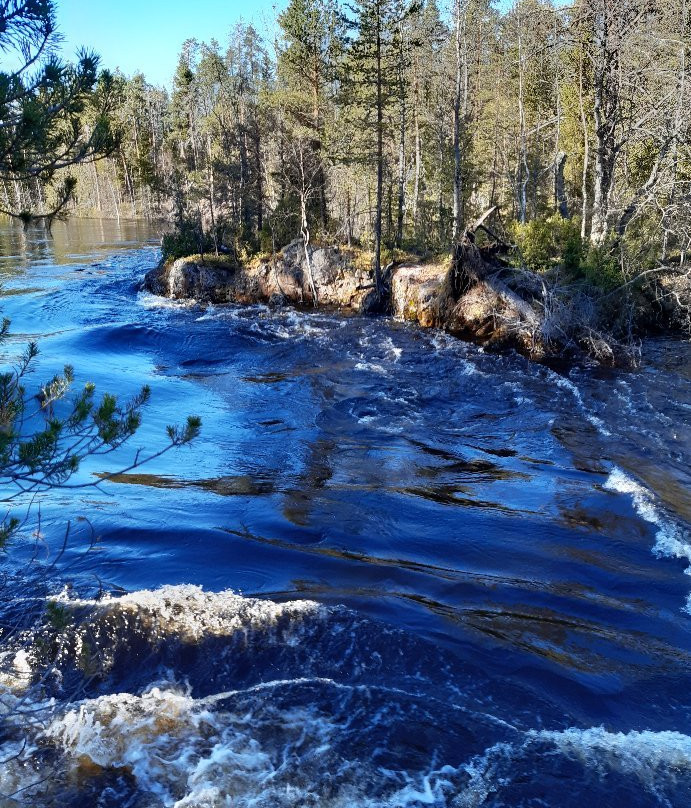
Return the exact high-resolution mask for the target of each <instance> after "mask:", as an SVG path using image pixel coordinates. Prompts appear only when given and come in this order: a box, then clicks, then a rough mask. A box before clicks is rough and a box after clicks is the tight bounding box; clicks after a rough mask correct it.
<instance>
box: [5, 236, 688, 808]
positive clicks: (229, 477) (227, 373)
mask: <svg viewBox="0 0 691 808" xmlns="http://www.w3.org/2000/svg"><path fill="white" fill-rule="evenodd" d="M157 260H158V249H157V246H156V241H155V233H154V231H152V230H151V229H150V228H149V227H148V226H146V225H144V224H136V223H126V222H122V223H120V224H118V223H116V222H108V221H96V220H94V221H88V220H74V221H71V222H69V223H67V224H64V223H56V225H55V226H54V233H53V236H52V237H50V236H49V235H47V234H46V232H45V231H43V230H41V229H38V228H35V229H29V230H27V231H23V230H22V229H21V228H15V227H13V226H10V225H3V226H2V227H0V278H1V281H2V293H3V300H2V303H3V315H4V316H7V317H10V318H11V320H12V337H11V339H10V340H9V342H7V343H6V344H5V345H4V346H2V350H3V355H4V361H5V363H6V364H7V362H9V361H10V360H11V359H12V357H14V356H16V355H17V354H18V353H19V352H20V350H21V348H22V346H23V345H24V343H26V341H27V340H29V339H34V338H35V339H37V340H38V341H39V345H40V350H41V353H40V356H39V359H38V362H37V366H36V369H35V371H34V372H33V373H32V375H31V376H30V378H29V380H28V385H29V387H32V386H35V387H38V386H39V384H40V382H42V381H44V380H45V379H46V378H50V377H51V376H52V375H53V374H54V373H55V372H56V371H57V370H60V369H61V368H62V366H63V365H64V364H65V363H71V364H74V366H75V372H76V380H77V381H76V384H77V385H80V384H83V383H84V382H86V381H93V382H95V383H96V385H97V388H98V389H99V390H101V391H106V390H107V391H110V392H113V393H116V394H118V395H119V396H122V397H123V398H127V397H129V396H132V395H134V394H135V393H136V392H137V391H138V389H139V388H140V387H141V386H142V385H144V384H149V385H150V386H151V388H152V391H153V396H152V401H151V403H150V405H149V406H148V407H147V410H146V412H145V418H144V423H143V425H142V428H141V429H140V431H139V432H138V433H137V435H136V436H135V438H134V440H133V441H132V442H131V444H129V445H126V446H125V447H123V448H122V449H120V450H118V451H117V452H115V453H113V454H111V455H109V456H107V457H105V458H103V457H101V458H91V459H90V460H89V461H88V462H87V463H85V464H84V466H83V467H82V469H81V470H80V472H79V475H78V477H77V478H76V479H75V480H73V481H72V482H80V483H88V482H97V481H98V480H99V479H100V477H99V475H103V474H106V473H109V472H112V471H113V470H117V469H118V468H125V467H126V466H127V465H128V463H129V462H130V461H131V459H132V457H133V455H134V453H135V451H136V449H138V448H140V447H141V448H142V449H143V451H144V452H154V451H156V450H157V449H158V448H160V447H161V446H163V445H164V443H165V426H166V425H167V424H169V423H179V422H181V421H182V420H183V418H184V416H185V415H187V414H188V413H191V414H197V415H200V416H201V417H202V419H203V431H202V435H201V437H200V438H199V439H198V440H197V441H195V442H194V444H193V445H192V446H190V447H186V448H184V449H182V450H178V451H175V452H171V453H168V454H165V455H163V456H162V457H160V458H158V459H156V460H154V461H152V462H151V463H150V464H148V465H145V466H143V467H142V468H140V469H137V470H136V471H133V472H130V473H123V474H119V475H117V476H115V477H114V478H113V479H112V480H110V481H108V482H101V483H100V484H99V485H98V486H91V487H82V488H67V489H62V490H56V491H52V492H50V493H47V494H45V495H43V496H42V497H41V498H40V501H39V502H36V503H33V511H32V513H33V515H34V517H33V522H32V524H34V523H35V524H34V527H35V528H36V535H35V536H33V537H31V536H30V535H27V537H26V538H25V539H24V540H22V541H18V542H17V543H16V544H15V545H14V546H13V547H12V548H11V549H10V551H9V553H8V554H7V555H5V556H4V557H3V559H2V562H1V563H2V565H3V570H2V572H3V574H4V578H3V589H2V592H3V602H2V604H0V626H1V627H2V628H0V630H2V631H5V630H6V628H7V626H15V625H18V624H21V623H22V619H23V618H24V617H26V616H27V615H31V614H34V613H36V614H43V615H44V617H42V618H41V620H40V621H39V624H38V625H34V624H32V623H31V621H30V620H29V619H28V617H27V619H26V620H25V625H24V626H23V630H22V631H19V632H17V633H15V634H14V635H13V637H12V639H11V641H10V640H8V641H6V642H4V643H2V641H1V636H0V764H1V765H0V805H2V806H3V808H4V806H5V805H7V806H46V807H48V806H51V807H52V806H70V807H72V808H78V807H81V806H84V808H86V807H87V806H89V808H91V807H92V806H98V808H116V807H117V808H163V806H166V807H168V806H176V808H226V807H227V806H233V807H235V806H247V808H249V806H254V807H256V808H269V806H272V807H273V806H277V807H279V808H283V807H284V806H285V807H286V808H287V807H288V806H290V808H298V807H299V806H300V807H302V806H314V807H315V808H316V807H317V806H334V808H335V807H336V806H339V808H340V807H342V808H346V806H348V808H350V807H351V806H353V808H359V807H360V806H363V807H364V806H372V807H373V806H390V808H399V807H400V808H403V807H404V806H405V807H406V808H420V807H421V806H435V807H436V808H442V807H446V806H448V807H449V808H460V806H496V808H499V806H525V807H526V808H528V807H529V806H530V808H534V807H535V808H536V807H537V806H552V807H553V808H555V807H556V806H564V807H565V808H568V806H578V808H582V806H583V805H593V806H600V805H602V806H605V805H606V806H609V807H610V808H618V807H619V806H624V807H625V808H637V807H638V806H675V807H676V806H685V805H688V804H691V666H690V663H691V630H690V629H691V606H690V605H689V604H690V603H691V600H690V594H691V577H689V574H688V573H689V572H691V534H690V531H689V523H690V522H691V495H690V494H689V492H690V491H691V469H690V466H689V459H690V458H691V430H689V420H690V415H691V348H690V346H689V344H688V343H682V342H677V341H671V340H664V339H658V340H649V341H647V342H646V343H645V344H644V345H643V362H642V365H641V367H640V368H638V369H636V370H634V371H624V370H611V369H602V368H598V367H589V366H580V367H568V366H564V367H554V366H553V367H546V366H542V365H537V364H532V363H530V362H528V361H527V360H525V359H522V358H521V357H519V356H517V355H513V354H510V355H492V354H489V353H485V352H483V351H482V350H481V349H479V348H478V347H476V346H473V345H471V344H467V343H464V342H462V341H459V340H455V339H453V338H451V337H448V336H446V335H444V334H441V333H437V332H433V331H422V330H420V329H418V328H415V327H412V326H409V325H406V324H403V323H399V322H396V321H393V320H391V319H386V318H381V319H368V318H362V317H347V318H346V317H341V316H337V315H335V314H330V313H323V312H322V313H314V312H298V311H293V310H288V309H286V310H280V311H271V310H269V309H266V308H264V307H259V306H247V307H241V306H228V307H220V306H219V307H213V306H206V307H203V308H202V307H200V306H198V305H196V304H195V303H194V302H188V303H176V302H172V301H169V300H164V299H161V298H156V297H154V296H152V295H150V294H147V293H145V292H142V291H140V282H141V279H142V277H143V275H144V273H145V272H146V271H147V270H148V269H150V268H151V267H152V266H154V265H155V263H156V261H157ZM28 504H29V503H28V502H22V501H21V500H20V501H18V502H16V503H15V505H14V506H13V507H14V508H16V509H18V510H20V509H22V508H23V507H25V506H28ZM39 512H40V523H38V521H37V520H38V514H39ZM68 520H69V522H70V534H69V541H68V544H67V549H66V551H65V552H64V553H62V555H60V550H61V548H62V545H63V540H64V537H65V531H66V524H67V522H68ZM30 532H31V531H28V533H30ZM37 539H38V544H37ZM37 547H38V548H39V552H38V556H37V557H36V559H35V560H34V561H33V562H32V561H31V560H32V559H34V556H35V554H36V548H37ZM56 558H57V561H56V564H55V568H54V569H51V570H50V575H47V576H46V575H44V574H42V571H44V570H46V569H47V568H49V566H50V564H51V563H52V562H53V561H54V560H55V559H56ZM3 795H4V796H3Z"/></svg>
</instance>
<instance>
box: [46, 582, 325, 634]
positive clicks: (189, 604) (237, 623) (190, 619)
mask: <svg viewBox="0 0 691 808" xmlns="http://www.w3.org/2000/svg"><path fill="white" fill-rule="evenodd" d="M55 600H56V601H57V602H59V603H61V604H63V605H65V606H67V607H70V606H71V607H80V606H87V607H89V609H90V610H91V611H92V613H93V614H94V615H102V614H109V613H113V612H117V613H131V614H134V615H136V616H137V618H138V619H139V620H140V622H141V624H142V625H143V626H145V627H146V628H147V629H148V630H149V631H150V632H151V633H152V636H154V635H156V634H160V635H175V636H177V637H179V638H180V639H182V640H184V641H185V642H190V643H195V642H199V640H201V639H202V638H203V637H210V636H217V637H223V636H230V635H231V634H234V633H235V632H236V631H245V630H248V629H263V628H269V627H271V626H273V625H275V624H276V623H277V622H278V620H279V619H281V618H282V617H287V618H289V619H293V618H294V619H296V620H301V619H304V618H305V617H306V616H308V615H311V616H320V615H325V614H326V613H327V610H326V609H325V608H324V607H322V606H320V605H319V604H318V603H316V602H314V601H310V600H294V601H288V602H286V603H276V602H274V601H271V600H259V599H257V598H245V597H243V596H242V595H239V594H237V593H236V592H233V591H232V590H225V591H222V592H205V591H204V590H203V589H202V587H200V586H193V585H191V584H183V585H178V586H162V587H160V588H159V589H155V590H148V589H144V590H140V591H138V592H131V593H129V594H126V595H121V596H119V597H110V596H107V597H104V598H101V599H100V600H80V599H75V598H72V597H70V595H69V594H67V593H63V594H62V595H59V596H58V597H57V598H55Z"/></svg>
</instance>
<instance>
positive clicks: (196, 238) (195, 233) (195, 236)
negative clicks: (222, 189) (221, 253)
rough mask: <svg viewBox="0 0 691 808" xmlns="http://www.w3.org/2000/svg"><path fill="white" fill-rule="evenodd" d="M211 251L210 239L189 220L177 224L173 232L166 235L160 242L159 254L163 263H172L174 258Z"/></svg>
mask: <svg viewBox="0 0 691 808" xmlns="http://www.w3.org/2000/svg"><path fill="white" fill-rule="evenodd" d="M213 249H214V244H213V241H212V239H211V237H210V236H209V235H208V234H207V233H204V232H203V231H202V229H201V228H200V226H199V225H198V224H196V223H195V222H192V221H190V220H189V219H183V220H182V221H181V222H178V224H177V225H176V228H175V230H174V231H173V232H172V233H166V234H165V235H164V236H163V239H162V240H161V254H162V256H163V260H164V261H174V260H175V259H176V258H185V257H187V256H188V255H197V254H198V253H202V252H210V251H211V250H213Z"/></svg>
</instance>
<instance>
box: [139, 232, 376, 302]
mask: <svg viewBox="0 0 691 808" xmlns="http://www.w3.org/2000/svg"><path fill="white" fill-rule="evenodd" d="M309 259H310V260H309V263H308V261H307V260H306V256H305V250H304V247H303V245H302V242H293V243H292V244H289V245H288V246H287V247H285V248H284V249H283V250H282V251H281V252H280V253H278V254H277V255H276V256H273V257H272V258H269V259H265V260H260V261H257V262H255V263H252V264H248V265H240V264H237V263H234V262H232V261H231V260H230V259H227V258H225V257H222V258H215V257H208V258H205V259H204V261H202V260H201V259H200V258H199V257H198V256H192V257H190V258H179V259H178V260H177V261H174V262H173V263H172V264H167V265H163V266H160V267H157V268H156V269H154V270H152V271H151V272H149V273H148V274H147V276H146V278H145V281H144V286H145V288H147V289H148V290H149V291H151V292H153V293H154V294H160V295H163V296H165V297H171V298H174V299H194V300H198V301H200V302H208V303H230V302H233V303H269V304H271V305H286V304H290V305H293V306H316V305H319V306H326V307H333V308H341V309H348V310H351V311H356V312H366V311H370V310H372V309H373V307H374V304H375V302H376V300H375V297H376V296H375V294H374V286H373V284H372V280H371V276H370V273H369V272H368V271H367V270H364V269H359V268H357V267H356V266H355V262H354V253H353V252H352V251H350V250H341V249H339V248H338V247H310V248H309ZM310 269H311V275H312V281H313V283H312V282H311V281H310ZM313 288H314V290H315V291H316V300H315V299H314V294H313V291H312V289H313Z"/></svg>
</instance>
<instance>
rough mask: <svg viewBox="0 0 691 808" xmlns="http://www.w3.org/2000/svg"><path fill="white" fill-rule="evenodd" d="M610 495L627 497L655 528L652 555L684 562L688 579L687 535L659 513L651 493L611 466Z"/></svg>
mask: <svg viewBox="0 0 691 808" xmlns="http://www.w3.org/2000/svg"><path fill="white" fill-rule="evenodd" d="M604 487H605V488H606V489H608V490H609V491H617V492H619V493H621V494H629V495H630V496H631V499H632V500H633V505H634V508H635V509H636V512H637V513H638V515H639V516H640V517H641V518H642V519H644V520H645V521H646V522H648V523H649V524H651V525H655V527H656V528H657V531H656V533H655V546H654V547H653V553H654V554H655V555H656V556H658V557H660V558H684V559H686V560H687V561H688V562H689V566H688V567H687V568H686V570H685V572H686V574H687V575H691V545H690V544H689V541H690V538H689V536H688V535H687V533H686V531H685V530H684V529H683V528H681V527H679V526H677V525H675V524H673V523H672V522H671V520H669V519H667V518H666V517H665V516H664V515H663V514H662V512H661V510H660V508H659V506H658V505H657V503H656V502H655V497H654V495H653V494H652V492H650V491H648V489H647V488H644V487H643V486H642V485H641V484H640V483H639V482H637V481H636V480H634V479H633V477H630V476H629V475H628V474H626V473H625V472H624V471H622V470H621V469H620V468H619V467H618V466H614V467H613V468H612V470H611V471H610V473H609V477H608V478H607V481H606V482H605V484H604ZM686 611H688V612H689V613H691V595H689V599H688V601H687V603H686Z"/></svg>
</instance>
